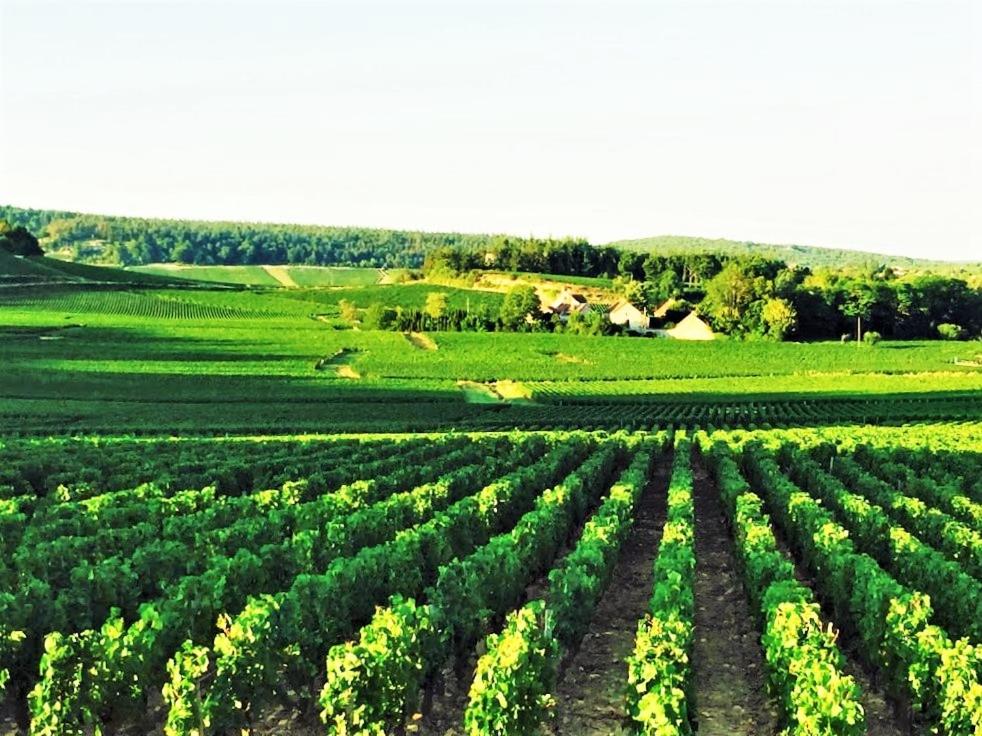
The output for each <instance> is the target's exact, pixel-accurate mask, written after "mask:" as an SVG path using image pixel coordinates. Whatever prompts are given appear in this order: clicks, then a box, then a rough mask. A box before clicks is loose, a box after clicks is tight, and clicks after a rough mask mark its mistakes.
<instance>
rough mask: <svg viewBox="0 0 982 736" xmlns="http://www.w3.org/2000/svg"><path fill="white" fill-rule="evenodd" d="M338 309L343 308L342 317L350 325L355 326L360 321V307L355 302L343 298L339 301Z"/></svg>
mask: <svg viewBox="0 0 982 736" xmlns="http://www.w3.org/2000/svg"><path fill="white" fill-rule="evenodd" d="M338 309H339V310H341V319H343V320H344V321H345V322H347V323H348V324H349V325H352V326H354V324H355V323H356V322H358V307H356V306H355V304H354V302H352V301H349V300H348V299H342V300H341V301H339V302H338Z"/></svg>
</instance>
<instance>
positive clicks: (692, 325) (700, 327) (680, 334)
mask: <svg viewBox="0 0 982 736" xmlns="http://www.w3.org/2000/svg"><path fill="white" fill-rule="evenodd" d="M665 334H666V335H667V336H668V337H671V338H674V339H676V340H715V339H716V333H715V332H713V328H712V327H710V326H709V325H708V324H706V323H705V322H704V321H703V320H702V319H700V318H699V315H698V314H696V313H695V312H689V314H688V316H687V317H686V318H685V319H683V320H682V321H681V322H679V323H678V324H677V325H675V327H673V328H672V329H670V330H665Z"/></svg>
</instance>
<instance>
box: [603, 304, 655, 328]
mask: <svg viewBox="0 0 982 736" xmlns="http://www.w3.org/2000/svg"><path fill="white" fill-rule="evenodd" d="M607 318H608V319H609V320H610V321H611V323H612V324H615V325H624V326H625V327H627V328H628V329H629V330H633V331H635V332H646V331H648V330H649V329H650V328H651V315H649V314H648V312H647V310H644V309H638V308H637V307H636V306H634V305H633V304H631V302H629V301H626V300H623V299H622V300H621V301H619V302H617V304H615V305H614V306H613V307H612V308H611V310H610V312H609V314H608V315H607Z"/></svg>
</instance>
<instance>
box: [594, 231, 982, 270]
mask: <svg viewBox="0 0 982 736" xmlns="http://www.w3.org/2000/svg"><path fill="white" fill-rule="evenodd" d="M606 245H610V246H612V247H614V248H622V249H624V250H633V251H641V252H645V253H647V252H652V253H658V254H659V255H680V254H691V253H722V254H726V255H739V256H761V257H764V258H776V259H780V260H782V261H786V262H787V263H789V264H791V265H796V266H808V267H810V268H821V267H829V268H833V267H834V268H843V267H852V268H865V267H874V268H875V267H877V266H889V267H890V268H898V269H908V270H927V269H930V270H931V271H936V272H959V271H972V272H975V271H979V270H982V261H974V262H973V261H940V260H933V259H929V258H910V257H908V256H892V255H886V254H884V253H873V252H871V251H864V250H851V249H847V248H824V247H820V246H813V245H776V244H771V243H755V242H752V241H748V240H729V239H726V238H717V239H711V238H699V237H691V236H686V235H657V236H654V237H650V238H638V239H636V240H617V241H614V242H612V243H607V244H606Z"/></svg>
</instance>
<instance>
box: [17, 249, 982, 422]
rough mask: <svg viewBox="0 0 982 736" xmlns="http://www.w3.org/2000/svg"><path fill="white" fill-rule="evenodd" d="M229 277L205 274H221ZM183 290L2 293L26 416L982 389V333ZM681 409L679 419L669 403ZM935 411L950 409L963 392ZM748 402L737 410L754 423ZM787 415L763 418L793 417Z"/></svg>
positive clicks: (308, 414) (380, 413)
mask: <svg viewBox="0 0 982 736" xmlns="http://www.w3.org/2000/svg"><path fill="white" fill-rule="evenodd" d="M21 262H22V261H21V259H14V260H13V263H12V265H14V266H16V265H20V264H21ZM44 265H45V267H46V264H44ZM84 268H86V269H91V268H94V267H84ZM97 270H99V269H97ZM186 270H187V269H182V271H186ZM114 273H115V272H114ZM118 273H121V274H129V273H130V272H118ZM213 275H214V272H213V271H212V270H211V269H210V268H209V267H205V268H203V269H202V274H201V278H204V277H205V276H207V277H208V278H210V277H211V276H213ZM141 277H142V276H141ZM183 283H184V284H188V286H185V287H184V288H170V287H167V286H166V285H163V288H162V287H156V288H150V286H149V285H148V284H145V283H137V284H132V285H128V286H124V285H111V284H107V283H105V281H104V280H102V279H100V280H99V282H98V283H96V282H94V280H91V279H90V280H87V281H85V282H79V283H59V284H51V283H50V282H48V283H45V284H42V285H29V284H20V285H12V286H9V287H7V288H4V289H2V290H0V310H2V311H0V334H2V336H3V340H4V348H5V349H4V351H3V356H2V359H0V363H2V366H3V368H4V370H3V372H2V373H0V416H2V417H3V418H4V420H5V423H6V425H7V426H8V427H9V428H10V429H11V430H13V431H21V430H22V431H28V432H30V431H37V430H43V429H50V428H52V427H60V428H61V429H63V430H66V431H78V430H84V429H85V428H87V427H91V428H104V427H106V426H113V425H116V426H119V427H120V428H125V429H126V430H127V431H153V430H154V429H155V428H158V429H163V430H169V429H170V428H188V427H194V428H197V429H199V430H206V431H221V430H223V429H225V430H229V429H236V430H238V429H244V428H248V427H249V426H250V424H254V425H255V426H256V427H257V428H259V427H261V428H262V431H270V430H275V429H276V428H277V427H282V428H288V429H291V430H292V429H300V428H303V429H315V430H317V431H330V430H332V429H334V430H344V431H349V430H351V429H370V430H372V431H378V430H384V429H386V428H392V429H397V430H398V429H405V428H430V429H439V428H444V427H449V426H459V427H482V426H493V427H508V426H523V425H526V424H528V423H532V424H534V425H535V426H548V422H550V421H552V422H558V423H559V424H560V425H562V426H606V427H616V426H619V424H618V423H619V422H620V426H637V423H638V422H640V421H644V417H650V418H651V419H652V420H655V419H657V418H658V417H664V416H675V414H672V411H674V410H673V409H671V407H672V406H674V405H675V404H678V403H680V402H682V403H697V404H704V405H705V404H717V405H721V406H723V405H733V406H737V405H743V404H746V403H747V402H751V403H753V402H757V403H761V402H787V401H801V400H807V401H813V402H814V401H819V402H821V401H830V402H835V401H848V400H854V399H860V400H862V401H867V402H868V401H879V402H881V406H880V408H879V409H877V410H876V411H875V412H874V414H877V412H879V414H877V415H882V416H884V417H886V416H890V413H889V411H888V409H889V408H890V407H889V402H890V400H891V399H892V398H893V397H905V398H906V399H908V400H910V399H917V400H918V401H930V400H931V399H932V398H936V399H938V400H943V401H946V402H950V400H953V399H956V398H959V397H960V398H961V399H965V400H966V401H967V403H966V404H965V407H967V408H966V411H969V412H971V411H972V410H973V407H977V406H978V402H976V401H974V400H973V399H975V398H976V397H977V396H978V395H979V394H980V392H982V369H979V368H978V367H974V366H973V365H971V364H970V363H971V362H972V361H975V360H976V359H977V355H978V354H979V352H980V350H979V348H978V347H976V344H974V343H959V342H953V343H947V342H939V341H932V342H902V343H901V342H885V343H880V344H878V345H875V346H857V345H854V344H840V343H808V344H798V343H772V342H764V341H756V342H741V341H735V340H720V341H716V342H711V343H699V344H692V343H682V342H676V341H669V340H656V339H639V338H627V337H620V338H607V337H582V336H575V335H565V334H553V333H545V334H534V333H533V334H524V333H503V332H502V333H452V332H451V333H433V334H432V335H430V336H429V338H428V340H427V341H426V342H425V344H424V343H422V342H420V341H417V340H410V339H408V338H407V337H406V336H404V335H402V334H399V333H396V332H374V331H364V330H357V329H349V328H348V327H347V325H345V324H344V323H343V322H342V321H341V320H340V316H339V308H338V305H339V303H340V302H341V300H347V301H350V302H352V303H353V304H355V305H356V306H357V307H359V308H362V309H364V308H367V307H368V306H370V305H372V304H373V303H382V304H385V305H387V306H390V307H401V308H422V306H423V305H424V303H425V300H426V297H427V295H428V294H429V293H431V292H433V291H440V292H443V293H445V294H446V295H447V297H448V304H449V306H450V307H451V308H454V309H462V310H463V309H479V308H486V309H491V310H497V309H498V307H499V305H500V304H501V299H502V295H500V294H497V293H492V292H481V291H473V290H468V289H462V288H452V287H444V286H434V285H431V284H426V283H407V284H393V285H377V284H371V285H368V286H361V287H354V286H348V287H334V288H277V287H269V288H251V289H242V288H241V287H209V286H207V285H206V284H202V283H201V282H200V281H198V282H195V281H193V280H192V281H184V282H183ZM333 356H340V357H333ZM502 381H504V382H506V383H505V384H499V382H502ZM573 405H584V406H592V407H594V410H593V414H583V413H579V414H576V415H575V417H576V418H574V415H573V414H572V413H571V410H565V411H566V414H565V415H564V414H563V411H564V410H559V412H558V413H556V411H555V410H553V409H550V408H549V407H550V406H567V407H571V406H573ZM607 405H610V406H617V407H620V408H618V409H604V408H603V407H604V406H607ZM627 405H635V406H641V407H647V408H645V409H643V410H640V409H639V410H637V411H643V412H647V414H645V413H641V414H638V413H637V412H636V411H635V410H633V409H632V410H629V409H628V408H627ZM368 406H371V407H372V408H371V410H368V409H367V407H368ZM664 406H668V407H669V408H668V409H666V410H665V412H667V413H665V412H663V413H658V412H660V411H661V409H660V408H659V407H664ZM823 406H824V405H823ZM901 406H903V407H905V412H906V413H903V412H902V413H901V414H900V415H898V418H901V419H902V418H905V417H908V416H916V411H914V410H913V409H912V408H911V407H912V406H913V405H912V404H909V403H908V404H903V405H901ZM923 406H924V407H925V409H924V410H925V411H927V412H928V416H931V417H938V416H939V414H938V412H939V411H941V407H950V406H951V404H950V403H945V404H935V405H930V410H928V408H927V407H928V405H927V404H923ZM829 407H831V408H827V409H823V411H826V412H832V413H833V414H834V403H833V404H830V405H829ZM948 410H949V409H947V408H946V409H945V411H948ZM734 411H735V412H737V413H735V414H727V413H726V412H723V413H722V414H719V416H743V415H742V414H740V413H739V412H740V411H742V410H737V409H734ZM782 411H783V410H775V411H774V412H771V413H768V412H765V413H764V414H762V415H761V416H767V417H773V418H775V419H776V420H778V421H779V419H780V417H781V416H783V414H782ZM632 412H635V413H632ZM652 412H654V413H652ZM955 414H956V415H957V416H964V412H962V411H958V412H955ZM942 415H943V414H942ZM564 416H565V417H566V418H564ZM695 416H697V415H694V416H693V418H695ZM714 416H715V415H714ZM789 416H793V414H792V415H789ZM819 416H821V413H820V414H819ZM619 417H620V418H621V419H618V418H619ZM828 418H829V419H830V420H831V419H832V418H834V417H833V416H831V415H830V416H829V417H828ZM154 421H157V422H159V423H160V425H159V427H154V426H153V423H154ZM740 421H749V420H748V419H747V418H744V419H741V420H740ZM148 425H149V426H148Z"/></svg>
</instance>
